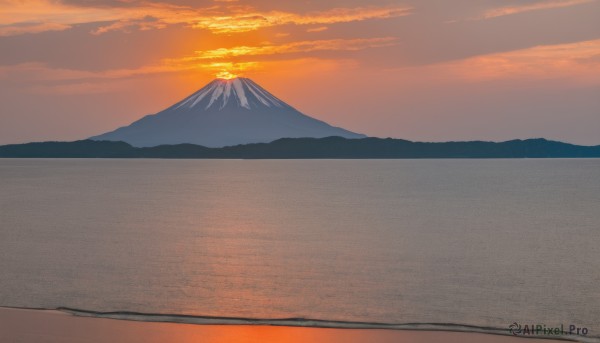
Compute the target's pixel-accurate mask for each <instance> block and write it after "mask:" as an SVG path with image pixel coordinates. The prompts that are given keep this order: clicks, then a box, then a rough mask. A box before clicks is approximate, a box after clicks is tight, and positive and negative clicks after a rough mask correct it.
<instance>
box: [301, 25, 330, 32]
mask: <svg viewBox="0 0 600 343" xmlns="http://www.w3.org/2000/svg"><path fill="white" fill-rule="evenodd" d="M328 29H329V28H328V27H327V26H319V27H312V28H310V29H307V30H306V32H323V31H327V30H328Z"/></svg>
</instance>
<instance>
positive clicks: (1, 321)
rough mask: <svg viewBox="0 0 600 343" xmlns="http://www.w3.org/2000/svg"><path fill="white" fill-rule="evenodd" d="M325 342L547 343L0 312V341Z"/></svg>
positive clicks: (479, 336) (427, 333)
mask: <svg viewBox="0 0 600 343" xmlns="http://www.w3.org/2000/svg"><path fill="white" fill-rule="evenodd" d="M283 341H285V342H288V343H300V342H328V343H367V342H369V343H370V342H376V343H380V342H381V343H392V342H394V343H399V342H401V343H429V342H432V343H433V342H444V343H551V342H559V341H555V340H548V339H529V338H520V337H511V336H501V335H491V334H482V333H465V332H449V331H419V330H381V329H332V328H313V327H288V326H269V325H195V324H179V323H157V322H141V321H130V320H116V319H107V318H91V317H79V316H74V315H71V314H68V313H65V312H61V311H56V310H29V309H16V308H0V342H14V343H17V342H19V343H30V342H31V343H34V342H35V343H58V342H61V343H63V342H85V343H104V342H111V343H120V342H123V343H125V342H127V343H136V342H140V343H142V342H143V343H162V342H179V343H187V342H203V343H225V342H244V343H258V342H283Z"/></svg>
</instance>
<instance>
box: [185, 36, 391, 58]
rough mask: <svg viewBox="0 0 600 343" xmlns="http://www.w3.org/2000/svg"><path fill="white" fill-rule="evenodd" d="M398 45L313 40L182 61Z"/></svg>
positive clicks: (384, 39) (206, 52) (211, 53)
mask: <svg viewBox="0 0 600 343" xmlns="http://www.w3.org/2000/svg"><path fill="white" fill-rule="evenodd" d="M396 44H398V42H397V38H395V37H380V38H357V39H330V40H313V41H300V42H291V43H285V44H279V45H274V44H273V45H271V44H267V45H261V46H236V47H232V48H219V49H214V50H199V51H196V54H195V56H192V57H186V58H183V59H180V60H186V61H193V60H210V59H230V58H233V57H240V56H266V55H281V54H292V53H309V52H315V51H357V50H363V49H368V48H381V47H388V46H393V45H396Z"/></svg>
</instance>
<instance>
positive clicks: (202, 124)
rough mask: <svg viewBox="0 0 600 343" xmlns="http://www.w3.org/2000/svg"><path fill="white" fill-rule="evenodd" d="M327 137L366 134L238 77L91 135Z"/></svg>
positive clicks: (236, 140) (171, 139) (168, 140)
mask: <svg viewBox="0 0 600 343" xmlns="http://www.w3.org/2000/svg"><path fill="white" fill-rule="evenodd" d="M329 136H341V137H346V138H362V137H365V136H364V135H361V134H357V133H354V132H350V131H347V130H344V129H342V128H339V127H334V126H331V125H329V124H327V123H325V122H322V121H320V120H317V119H314V118H311V117H309V116H307V115H305V114H303V113H301V112H299V111H298V110H296V109H295V108H293V107H292V106H290V105H288V104H286V103H285V102H283V101H281V100H279V99H278V98H277V97H275V96H274V95H272V94H271V93H269V92H268V91H266V90H265V89H264V88H262V87H261V86H259V85H257V84H256V83H255V82H254V81H252V80H250V79H246V78H241V77H240V78H234V79H229V80H226V79H216V80H213V81H212V82H210V83H209V84H207V85H206V86H204V87H202V88H201V89H200V90H198V91H197V92H195V93H194V94H192V95H190V96H188V97H186V98H185V99H183V100H181V101H179V102H177V103H176V104H175V105H173V106H171V107H169V108H167V109H165V110H163V111H160V112H158V113H156V114H151V115H147V116H145V117H143V118H141V119H140V120H138V121H135V122H134V123H132V124H131V125H128V126H124V127H121V128H118V129H116V130H114V131H111V132H107V133H104V134H101V135H99V136H94V137H91V138H90V139H93V140H109V141H123V142H127V143H129V144H131V145H133V146H138V147H144V146H157V145H163V144H182V143H190V144H198V145H203V146H206V147H222V146H228V145H236V144H248V143H267V142H271V141H274V140H276V139H280V138H300V137H315V138H322V137H329Z"/></svg>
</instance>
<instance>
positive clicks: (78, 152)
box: [0, 137, 600, 159]
mask: <svg viewBox="0 0 600 343" xmlns="http://www.w3.org/2000/svg"><path fill="white" fill-rule="evenodd" d="M0 157H17V158H22V157H33V158H35V157H41V158H48V157H49V158H246V159H253V158H261V159H293V158H295V159H301V158H330V159H333V158H351V159H358V158H586V157H595V158H599V157H600V145H598V146H579V145H573V144H567V143H562V142H555V141H549V140H545V139H541V138H540V139H527V140H512V141H507V142H501V143H494V142H481V141H474V142H446V143H423V142H411V141H406V140H402V139H391V138H386V139H381V138H363V139H345V138H341V137H327V138H319V139H316V138H284V139H279V140H276V141H274V142H271V143H259V144H247V145H237V146H229V147H224V148H207V147H203V146H199V145H193V144H178V145H161V146H156V147H149V148H136V147H133V146H131V145H130V144H127V143H124V142H111V141H91V140H84V141H76V142H44V143H27V144H14V145H5V146H0Z"/></svg>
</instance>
